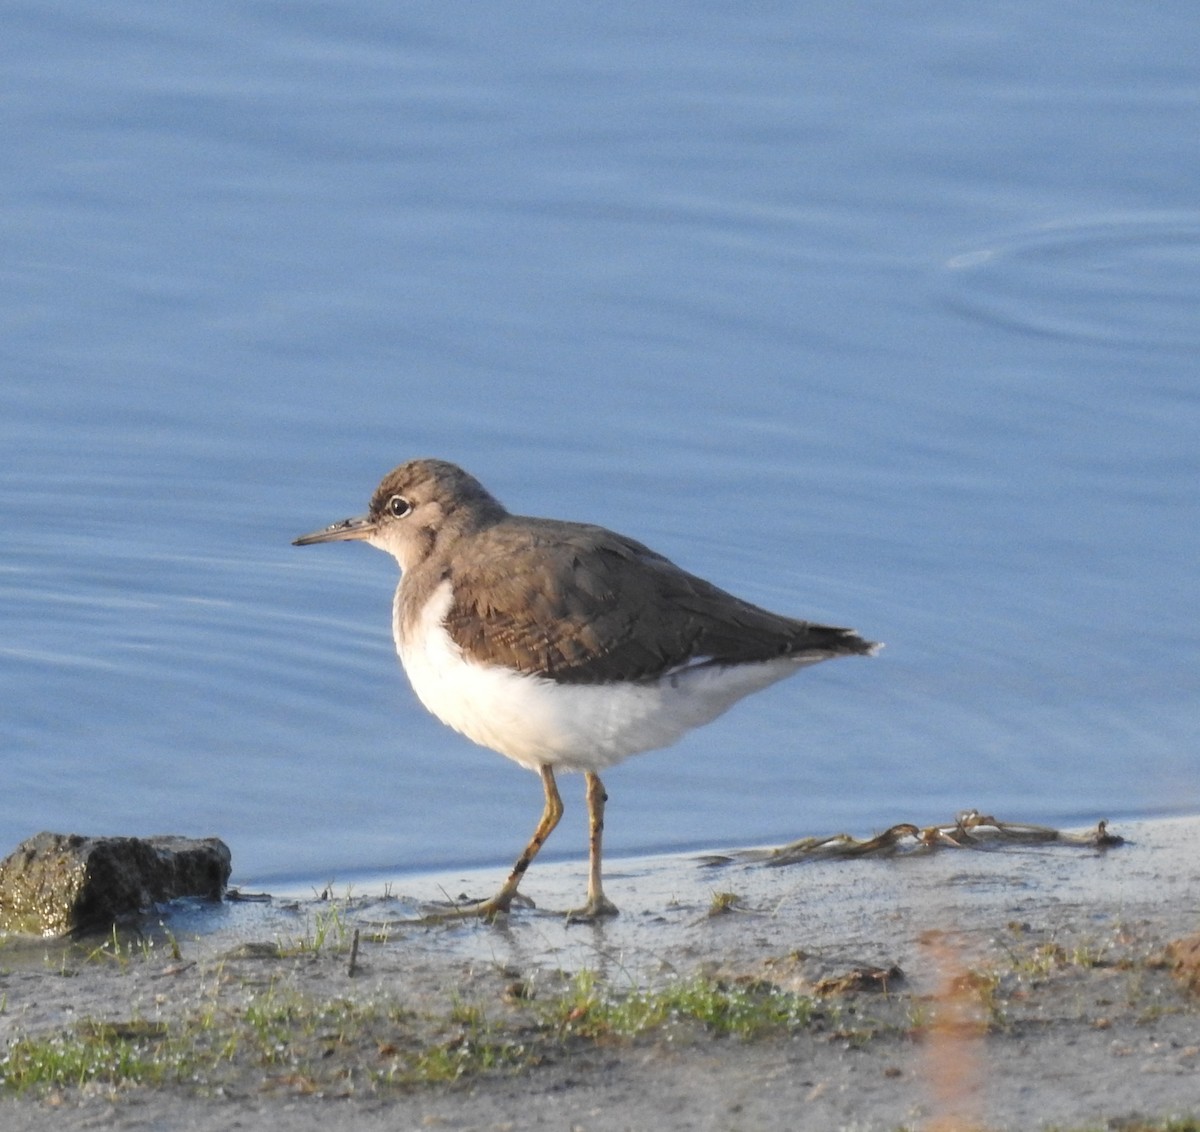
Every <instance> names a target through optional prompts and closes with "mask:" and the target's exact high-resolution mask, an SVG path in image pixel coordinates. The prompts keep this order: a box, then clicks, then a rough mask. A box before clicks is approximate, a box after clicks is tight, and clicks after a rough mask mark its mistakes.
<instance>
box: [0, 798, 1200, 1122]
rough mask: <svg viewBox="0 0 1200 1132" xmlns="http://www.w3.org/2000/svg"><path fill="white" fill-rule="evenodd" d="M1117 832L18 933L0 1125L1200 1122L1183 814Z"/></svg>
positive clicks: (624, 873) (1197, 904) (333, 896)
mask: <svg viewBox="0 0 1200 1132" xmlns="http://www.w3.org/2000/svg"><path fill="white" fill-rule="evenodd" d="M1114 832H1115V833H1117V834H1119V835H1121V836H1122V837H1124V838H1125V839H1126V843H1125V844H1123V845H1121V846H1119V847H1117V848H1115V849H1108V850H1100V849H1095V848H1089V847H1082V846H1074V845H1064V844H1051V845H1020V846H1005V847H1003V848H999V849H994V850H989V851H976V850H955V849H949V850H944V851H940V852H937V853H932V854H917V855H913V856H905V857H899V858H897V857H877V858H876V857H871V858H863V859H851V860H816V861H809V862H807V863H804V864H800V865H793V866H789V867H787V868H772V867H769V866H767V865H764V864H763V863H762V861H754V860H747V861H742V860H734V861H733V862H732V863H728V864H726V865H724V866H722V867H712V866H711V865H707V864H705V863H704V860H705V859H704V858H702V857H701V856H699V855H689V856H684V857H652V858H641V859H636V860H617V861H614V862H612V867H611V872H610V881H609V884H608V888H609V893H610V896H611V897H612V898H613V899H614V900H615V901H616V902H617V904H618V905H619V906H620V907H621V908H622V915H621V916H620V917H618V918H617V919H616V920H613V921H607V922H603V923H598V924H568V923H567V922H566V921H565V919H564V917H563V916H562V915H560V914H557V913H555V912H554V911H552V909H555V908H569V907H572V906H573V905H574V904H576V903H578V897H579V895H580V894H581V893H582V890H583V884H584V870H583V867H582V865H578V864H560V865H548V866H542V867H540V868H538V869H535V870H534V871H533V872H531V874H530V877H529V878H528V880H527V884H528V890H529V893H530V895H532V896H534V897H535V898H536V899H537V901H538V903H539V905H540V907H539V909H537V910H533V909H522V910H520V911H518V912H517V913H516V914H514V915H513V916H512V917H510V919H509V920H508V922H506V923H499V924H494V925H488V924H480V923H474V922H468V923H452V924H436V925H430V924H420V923H415V922H413V921H414V917H416V916H417V915H419V914H420V912H421V911H422V910H423V909H427V908H428V907H429V905H430V903H431V902H434V901H437V900H440V899H442V898H444V897H445V896H446V895H447V894H451V895H454V896H457V895H458V894H459V893H460V892H465V893H469V894H470V895H481V894H485V893H487V892H488V891H489V890H490V888H491V887H493V886H494V884H495V883H496V880H497V879H498V878H499V873H500V871H501V870H486V871H482V872H478V873H458V872H455V873H446V874H440V875H429V876H420V877H405V878H400V879H398V880H396V881H394V882H391V883H387V884H380V885H378V886H371V887H369V888H362V889H360V888H358V887H356V886H355V887H350V888H348V889H345V890H340V891H339V887H338V885H337V884H336V883H335V884H334V885H333V886H332V887H331V889H330V891H329V893H327V894H326V895H327V896H328V898H327V899H321V898H319V896H318V895H317V894H314V893H311V892H295V893H274V894H272V899H271V900H270V901H269V902H241V903H238V902H234V903H226V904H222V905H220V906H215V907H214V906H196V907H193V908H183V909H174V910H172V912H171V914H170V915H169V916H167V917H166V918H165V919H164V920H163V921H162V924H161V926H156V927H154V928H153V930H148V931H147V932H146V933H145V934H144V935H141V936H137V935H125V936H118V937H109V938H105V937H100V938H95V939H92V940H88V941H84V942H83V943H81V944H77V945H72V946H64V945H60V944H51V943H37V944H28V943H26V944H22V945H16V944H13V943H11V942H9V943H7V944H5V946H4V947H2V948H0V1003H2V1010H0V1044H2V1045H3V1048H4V1049H5V1050H6V1051H7V1055H6V1056H7V1057H8V1061H7V1062H6V1065H7V1067H8V1076H9V1078H10V1086H9V1088H8V1089H7V1090H5V1091H2V1092H0V1127H3V1128H4V1129H6V1130H11V1132H25V1130H33V1129H42V1128H47V1129H48V1128H51V1127H53V1128H55V1129H68V1130H71V1129H84V1128H100V1127H103V1128H113V1129H121V1130H126V1129H128V1130H133V1129H141V1128H154V1129H180V1130H183V1129H195V1130H206V1132H207V1130H209V1129H212V1130H213V1132H216V1130H217V1129H222V1130H224V1129H228V1128H232V1127H238V1126H242V1127H266V1126H268V1125H269V1126H274V1127H287V1128H289V1129H301V1130H303V1129H308V1128H312V1129H317V1128H322V1129H328V1128H330V1127H333V1128H334V1129H337V1128H339V1127H342V1128H345V1129H347V1130H350V1129H355V1130H358V1129H366V1130H368V1132H371V1130H373V1129H375V1128H379V1129H383V1128H388V1129H394V1128H398V1127H401V1128H408V1127H412V1128H422V1127H447V1128H462V1129H468V1128H477V1129H523V1128H533V1127H540V1126H545V1127H548V1128H551V1127H552V1128H560V1129H561V1128H579V1129H586V1130H588V1132H602V1130H608V1129H612V1130H624V1129H641V1128H649V1127H651V1126H653V1127H654V1128H655V1129H659V1130H662V1132H673V1130H683V1129H714V1130H715V1129H733V1128H737V1129H746V1130H751V1129H759V1130H763V1132H767V1130H772V1132H773V1130H776V1129H778V1130H780V1132H783V1130H785V1129H797V1128H802V1129H804V1128H812V1129H814V1130H815V1129H820V1130H822V1132H829V1130H830V1129H839V1128H846V1129H851V1128H853V1129H856V1130H874V1129H879V1130H895V1129H901V1128H909V1129H917V1128H921V1129H932V1128H972V1127H974V1128H986V1129H997V1130H999V1129H1036V1128H1058V1129H1084V1128H1100V1127H1109V1126H1113V1125H1111V1122H1113V1121H1117V1122H1120V1121H1124V1122H1126V1123H1125V1124H1124V1125H1123V1126H1124V1127H1132V1128H1136V1127H1144V1128H1165V1127H1167V1126H1168V1125H1167V1123H1166V1122H1167V1121H1168V1120H1170V1119H1173V1118H1174V1119H1181V1118H1200V1002H1198V1000H1197V997H1196V995H1195V994H1194V993H1191V992H1189V991H1188V990H1187V988H1186V986H1185V985H1184V983H1183V981H1181V979H1180V978H1179V977H1178V976H1177V974H1175V973H1173V972H1172V970H1171V963H1172V958H1171V954H1170V952H1169V945H1170V944H1171V942H1172V941H1174V940H1178V939H1181V938H1185V937H1188V936H1191V935H1194V934H1195V933H1196V932H1197V931H1200V854H1198V853H1197V852H1196V844H1197V838H1198V836H1200V819H1195V818H1185V819H1172V820H1162V821H1150V822H1138V823H1125V824H1118V825H1117V826H1116V827H1115V829H1114ZM356 936H357V940H358V943H357V948H355V944H354V941H355V938H356ZM32 1054H37V1055H38V1056H40V1057H42V1058H44V1059H50V1060H51V1061H52V1059H54V1058H58V1059H60V1060H61V1061H62V1064H63V1066H64V1067H65V1066H68V1065H70V1066H72V1067H73V1071H74V1072H75V1074H76V1075H75V1076H74V1077H71V1076H70V1074H69V1073H68V1074H66V1075H64V1076H60V1077H59V1078H54V1076H53V1070H54V1068H55V1065H56V1064H57V1063H54V1064H51V1065H50V1067H49V1069H46V1068H43V1069H42V1070H38V1068H37V1066H36V1065H35V1066H34V1067H33V1068H32V1069H26V1070H25V1072H26V1077H24V1078H21V1080H22V1081H27V1082H28V1084H26V1086H25V1087H24V1088H22V1089H21V1090H19V1091H17V1090H16V1089H15V1088H14V1087H13V1086H12V1084H11V1081H12V1079H13V1078H14V1076H15V1075H16V1068H17V1064H18V1062H19V1060H20V1058H22V1057H25V1058H26V1059H28V1058H29V1057H30V1056H31V1055H32ZM94 1055H95V1056H100V1055H103V1056H104V1057H108V1058H110V1059H117V1058H118V1056H124V1057H127V1058H129V1059H130V1060H129V1061H128V1062H127V1069H126V1071H125V1072H124V1074H122V1071H121V1070H120V1068H119V1067H118V1068H117V1069H113V1070H107V1069H105V1068H104V1067H103V1066H101V1067H100V1068H99V1069H97V1067H96V1066H95V1065H92V1066H91V1068H90V1069H89V1066H88V1063H87V1061H86V1059H87V1058H88V1057H91V1056H94ZM139 1057H140V1058H141V1061H138V1060H136V1059H137V1058H139ZM70 1058H76V1059H78V1060H77V1062H71V1061H70ZM39 1072H41V1073H42V1076H41V1077H39V1076H38V1073H39ZM1139 1121H1140V1122H1141V1123H1140V1124H1139V1123H1138V1122H1139Z"/></svg>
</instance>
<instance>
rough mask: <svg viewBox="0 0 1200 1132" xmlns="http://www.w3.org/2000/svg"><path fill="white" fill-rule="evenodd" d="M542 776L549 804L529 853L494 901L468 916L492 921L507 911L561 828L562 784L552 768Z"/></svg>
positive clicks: (473, 908)
mask: <svg viewBox="0 0 1200 1132" xmlns="http://www.w3.org/2000/svg"><path fill="white" fill-rule="evenodd" d="M541 775H542V789H543V790H544V791H545V794H546V805H545V807H544V808H543V810H542V819H541V821H539V822H538V824H537V829H535V830H534V831H533V837H531V838H530V839H529V844H528V845H526V846H525V852H524V853H522V854H521V855H520V856H519V857H518V858H517V863H516V864H515V865H513V868H512V872H511V873H509V874H508V880H506V881H505V882H504V884H503V885H501V887H500V891H499V892H497V893H496V895H495V896H493V897H492V898H491V899H490V900H483V901H481V902H480V903H478V904H472V905H471V906H470V908H468V909H464V910H463V911H464V912H465V913H466V914H467V915H472V916H485V917H487V918H488V919H491V918H492V917H493V916H495V915H497V914H498V913H500V912H507V911H508V909H509V907H510V906H511V904H512V902H513V897H514V896H516V894H517V887H518V886H519V885H520V883H521V878H522V877H523V876H524V875H525V870H526V869H528V868H529V866H530V865H531V864H532V863H533V859H534V857H536V856H537V855H538V850H539V849H541V847H542V846H543V845H545V844H546V838H548V837H549V836H550V834H552V833H553V832H554V827H555V826H556V825H558V821H559V818H561V817H562V814H563V804H562V798H561V797H560V796H559V793H558V785H557V783H556V782H555V781H554V771H553V770H551V769H550V768H549V767H548V766H544V767H542V768H541Z"/></svg>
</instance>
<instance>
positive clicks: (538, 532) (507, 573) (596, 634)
mask: <svg viewBox="0 0 1200 1132" xmlns="http://www.w3.org/2000/svg"><path fill="white" fill-rule="evenodd" d="M473 550H475V551H476V552H478V551H481V550H482V551H484V554H483V555H482V564H481V565H480V566H478V567H475V568H474V569H472V570H467V571H461V570H460V571H457V572H456V573H455V574H454V575H453V578H452V580H453V583H454V590H455V596H456V600H455V604H454V605H453V606H452V607H451V609H450V611H449V613H448V615H447V618H446V628H447V631H448V632H449V633H450V636H451V637H452V638H453V639H454V641H455V642H456V643H457V644H458V645H459V646H460V647H461V648H462V649H463V651H464V652H465V653H467V655H469V656H472V657H474V658H476V659H479V660H484V661H488V662H490V663H493V664H495V663H499V664H503V665H506V666H507V667H510V668H515V669H517V670H518V671H521V672H528V673H537V674H539V675H542V676H546V677H548V678H550V679H552V680H555V681H558V682H560V683H568V684H600V683H607V682H610V681H613V680H649V679H653V678H655V677H657V676H660V675H662V674H663V673H664V672H667V671H669V670H670V669H672V668H677V667H679V666H681V665H685V664H701V663H711V664H740V663H746V662H749V661H758V660H768V659H772V658H774V657H779V656H788V655H791V656H796V657H807V658H810V659H813V660H817V659H824V658H826V657H834V656H843V655H852V654H855V653H869V652H872V651H873V650H874V648H875V645H874V644H873V643H872V642H870V641H865V640H863V639H862V638H861V637H859V636H857V635H856V634H855V633H853V632H852V631H851V630H849V629H838V628H834V627H831V626H828V625H813V624H810V623H809V622H806V621H797V620H794V619H792V618H789V617H781V616H779V615H777V614H774V613H770V612H768V611H767V610H765V609H760V608H758V607H757V606H755V605H751V604H750V603H749V602H745V601H741V600H740V599H738V598H735V597H733V596H732V595H731V594H728V593H726V592H725V591H723V590H720V589H718V588H717V587H716V586H714V585H712V584H710V583H709V582H706V581H704V580H703V579H702V578H697V577H695V576H694V575H692V574H689V573H687V572H686V571H684V570H681V569H679V567H677V566H675V565H674V564H673V563H671V562H670V561H668V560H667V559H666V558H664V557H663V556H662V555H660V554H656V553H655V552H654V551H652V550H650V549H649V548H648V547H646V546H643V545H642V544H641V543H639V542H635V541H634V540H633V539H628V538H624V537H623V536H621V535H617V534H614V533H613V532H612V531H607V530H605V529H604V528H602V527H592V526H584V525H580V524H575V523H559V522H555V521H553V520H540V521H536V522H534V523H532V524H530V523H529V520H524V521H523V523H522V525H521V526H520V527H512V526H509V525H508V524H506V523H500V524H498V525H497V526H495V527H493V528H492V529H490V530H489V531H488V532H487V533H485V534H483V535H481V536H480V537H479V539H478V540H477V541H476V543H475V545H474V547H473ZM547 563H550V564H552V565H553V569H552V570H551V571H550V572H547V570H546V566H547Z"/></svg>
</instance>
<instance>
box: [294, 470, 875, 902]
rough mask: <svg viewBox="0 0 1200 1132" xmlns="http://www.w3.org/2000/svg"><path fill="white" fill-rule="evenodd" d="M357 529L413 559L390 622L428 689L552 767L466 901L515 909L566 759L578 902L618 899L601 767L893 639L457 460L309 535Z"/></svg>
mask: <svg viewBox="0 0 1200 1132" xmlns="http://www.w3.org/2000/svg"><path fill="white" fill-rule="evenodd" d="M352 539H356V540H361V541H364V542H368V543H370V544H371V545H372V546H375V547H378V548H379V549H380V550H385V551H387V552H388V553H389V554H390V555H392V557H393V558H395V559H396V561H397V563H399V566H400V571H401V577H400V584H399V586H398V587H397V589H396V596H395V600H394V603H393V607H392V634H393V636H394V638H395V641H396V651H397V652H398V653H399V655H400V660H401V662H402V663H403V665H404V670H405V672H406V673H407V674H408V678H409V680H410V681H411V683H412V686H413V690H414V691H415V692H416V694H417V696H418V698H419V699H420V700H421V702H422V703H423V704H424V705H425V707H427V708H428V709H429V710H430V711H431V712H432V713H433V714H434V715H436V716H437V717H438V719H440V720H441V721H442V722H443V723H445V724H447V725H448V726H450V727H452V728H454V730H456V731H459V732H461V733H462V734H463V735H465V736H467V738H469V739H472V740H474V741H475V742H476V743H479V744H481V745H482V746H485V747H490V748H492V750H494V751H498V752H499V753H500V754H502V755H505V756H507V757H508V758H510V759H512V760H513V761H514V762H517V763H519V764H520V765H521V766H524V767H528V768H529V769H530V770H533V771H536V772H537V773H538V774H539V775H540V776H541V779H542V787H543V790H544V791H545V808H544V809H543V811H542V817H541V820H540V821H539V822H538V824H537V828H536V830H535V831H534V834H533V837H532V839H531V840H530V842H529V844H528V845H527V846H526V848H525V851H524V852H523V853H522V854H521V856H520V857H519V858H518V859H517V862H516V864H515V865H514V866H513V869H512V872H511V873H510V874H509V876H508V879H507V880H506V881H505V882H504V884H503V885H502V886H501V888H500V890H499V892H497V893H496V895H495V896H493V897H492V898H491V899H490V900H484V901H481V902H479V903H477V904H472V905H470V906H469V907H468V908H466V909H463V910H462V911H464V912H465V913H467V914H478V915H481V916H487V917H493V916H495V915H497V914H498V913H501V912H507V911H508V910H509V907H510V905H511V904H512V901H513V897H514V896H515V895H516V892H517V887H518V885H519V884H520V882H521V878H522V877H523V876H524V875H525V871H526V869H528V868H529V865H530V862H532V860H533V858H534V857H535V856H536V855H537V853H538V850H539V849H541V847H542V845H543V844H544V843H545V841H546V839H547V838H548V837H549V836H550V833H551V832H552V831H553V829H554V827H555V826H556V825H557V824H558V821H559V818H560V817H561V816H562V812H563V805H562V799H561V798H560V797H559V793H558V786H557V784H556V782H555V778H554V774H555V771H556V770H574V771H582V772H583V775H584V779H585V783H586V798H587V806H588V820H589V832H590V841H589V847H590V852H589V873H588V889H587V903H586V904H585V905H584V907H583V908H581V909H580V910H579V911H578V912H575V913H572V915H573V916H576V917H580V918H592V917H599V916H607V915H613V914H615V913H616V910H617V909H616V907H615V906H614V905H613V904H612V903H611V902H610V901H609V900H608V898H607V897H606V896H605V895H604V889H603V886H602V883H601V876H600V857H601V848H600V846H601V837H602V834H603V830H604V804H605V802H606V801H607V795H606V794H605V791H604V785H603V783H602V782H601V781H600V778H599V772H600V771H602V770H606V769H607V768H608V767H610V766H614V765H615V764H616V763H619V762H621V761H622V760H623V759H625V758H628V757H629V756H630V755H634V754H637V753H639V752H641V751H649V750H653V749H655V748H657V747H666V746H668V745H670V744H671V743H674V742H675V741H676V740H677V739H679V738H680V737H681V736H682V735H684V734H686V733H687V732H688V731H690V730H691V729H692V728H694V727H699V726H701V725H702V724H705V723H709V722H710V721H711V720H713V719H715V718H716V717H717V716H719V715H720V714H721V713H722V712H724V711H726V710H727V709H728V708H730V707H732V706H733V704H735V703H736V702H737V701H738V700H740V699H741V698H742V697H743V696H746V695H749V694H750V693H751V692H756V691H758V690H760V689H762V688H766V687H768V686H769V685H771V684H774V683H775V682H776V681H778V680H782V679H783V678H784V677H786V676H790V675H791V674H792V673H793V672H795V671H797V670H798V669H800V668H803V667H804V666H805V665H808V664H815V663H816V662H817V661H821V660H830V659H832V658H834V657H839V656H862V655H870V654H871V653H874V652H875V651H876V650H877V649H878V648H879V647H880V646H879V645H877V644H876V643H874V642H873V641H868V640H864V639H863V638H862V637H860V636H859V635H858V634H857V633H855V632H854V631H853V630H850V629H839V628H835V627H833V626H829V625H814V624H812V623H811V622H808V621H798V620H795V619H793V618H791V617H783V616H781V615H779V614H776V613H770V612H768V611H767V610H765V609H760V608H759V607H758V606H755V605H751V604H750V603H749V602H745V601H742V600H741V599H739V598H736V597H734V596H733V595H732V594H729V593H726V592H725V591H724V590H721V589H718V588H717V587H716V586H714V585H712V584H711V583H709V582H706V581H704V580H703V579H702V578H698V577H696V576H695V575H694V574H689V573H688V572H687V571H686V570H682V569H680V568H679V567H678V566H676V565H675V564H674V563H672V562H670V561H668V560H667V559H666V558H664V557H663V556H662V555H661V554H656V553H655V552H654V551H653V550H651V549H650V548H649V547H647V546H644V545H642V543H640V542H637V541H635V540H634V539H631V538H627V537H625V536H624V535H619V534H615V533H614V532H612V531H609V530H605V529H604V528H603V527H597V526H591V525H589V524H585V523H570V522H562V521H559V520H556V519H535V518H531V517H528V516H523V515H512V514H510V513H509V512H508V511H507V510H506V509H505V508H504V507H503V505H501V503H500V502H499V501H498V500H497V499H495V497H493V496H492V495H491V494H490V493H489V492H488V491H487V490H486V489H485V488H484V487H483V485H482V484H481V483H480V482H479V481H478V480H476V479H475V478H474V477H473V476H471V475H469V474H468V473H466V472H465V471H463V470H462V468H460V467H458V466H457V465H455V464H450V463H447V462H445V461H443V460H411V461H409V462H408V463H406V464H401V465H400V466H399V467H398V468H396V469H394V470H393V471H391V472H389V473H388V474H387V475H386V476H385V477H384V479H383V482H382V483H380V485H379V487H378V488H376V490H375V494H374V495H373V496H372V498H371V506H370V509H369V510H368V512H367V514H366V515H363V516H361V517H358V518H353V519H345V520H343V521H342V522H340V523H334V524H332V525H331V526H328V527H325V528H324V529H323V530H319V531H314V532H313V533H312V534H307V535H303V536H301V537H300V538H298V539H296V540H295V543H294V545H296V546H306V545H308V544H310V543H317V542H340V541H346V540H352Z"/></svg>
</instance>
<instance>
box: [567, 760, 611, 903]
mask: <svg viewBox="0 0 1200 1132" xmlns="http://www.w3.org/2000/svg"><path fill="white" fill-rule="evenodd" d="M583 777H584V781H585V782H586V783H587V808H588V892H587V904H585V905H584V906H583V907H582V908H580V909H579V910H578V911H577V912H572V913H571V918H572V919H588V920H593V919H596V918H597V917H599V916H615V915H616V914H617V906H616V905H615V904H614V903H613V902H612V901H611V900H609V899H608V897H607V896H605V895H604V886H603V884H602V882H601V877H600V860H601V843H602V842H603V840H604V803H605V802H607V801H608V794H607V793H605V790H604V783H603V782H601V781H600V776H599V775H597V774H593V773H592V772H591V771H587V772H585V774H584V776H583Z"/></svg>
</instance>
